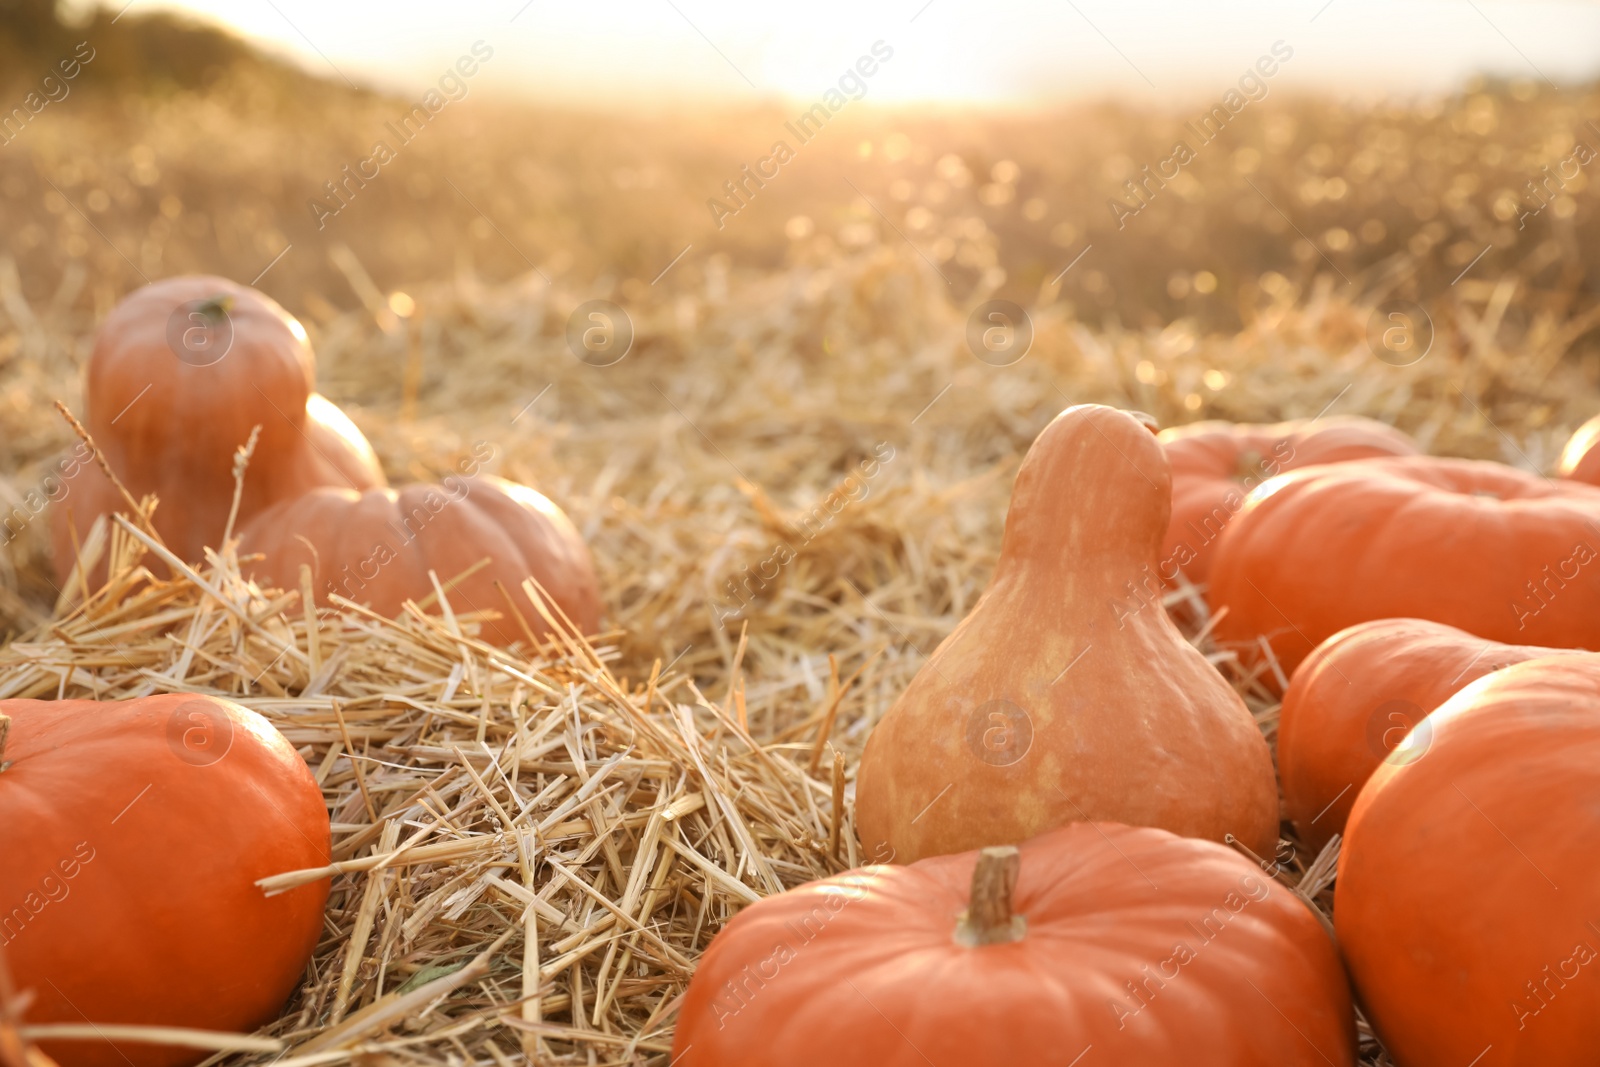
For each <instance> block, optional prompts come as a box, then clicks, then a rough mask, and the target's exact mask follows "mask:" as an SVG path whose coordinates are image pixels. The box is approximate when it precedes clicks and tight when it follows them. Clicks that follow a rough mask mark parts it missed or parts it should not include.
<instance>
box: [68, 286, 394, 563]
mask: <svg viewBox="0 0 1600 1067" xmlns="http://www.w3.org/2000/svg"><path fill="white" fill-rule="evenodd" d="M312 376H313V357H312V353H311V348H310V345H309V344H308V343H307V340H306V333H305V329H304V328H303V327H302V326H301V325H300V323H298V322H297V321H295V319H294V318H293V317H291V316H290V315H289V313H288V312H286V311H284V310H283V308H281V307H279V306H278V305H277V304H276V303H275V302H274V301H272V300H271V299H269V298H268V297H266V296H265V295H263V294H261V293H259V292H257V291H256V290H254V289H250V288H248V287H246V286H242V285H237V284H235V283H233V282H230V281H228V280H227V279H225V278H214V277H178V278H167V279H165V280H163V281H159V282H155V283H153V284H151V285H147V286H145V287H144V288H142V289H139V290H137V291H136V292H134V293H132V294H131V295H129V296H128V297H127V298H126V299H124V300H123V301H122V302H121V303H119V304H118V305H117V306H116V307H115V308H113V309H112V311H111V314H110V315H109V316H107V318H106V321H105V322H104V323H103V324H102V325H101V327H100V330H99V332H98V334H96V337H95V344H94V351H93V353H92V354H91V355H90V358H89V366H88V369H87V371H86V373H85V378H84V395H85V400H86V404H87V415H86V418H85V420H84V421H85V424H86V426H87V429H88V430H89V433H90V434H91V436H93V438H94V441H95V444H96V445H97V446H98V447H99V449H100V451H101V453H102V454H103V455H104V457H105V459H106V461H107V463H108V464H109V465H110V467H111V469H112V470H113V471H115V472H116V473H117V477H119V478H120V479H122V482H123V484H124V485H126V486H127V487H128V489H129V491H130V492H131V493H132V494H133V497H134V499H135V500H138V499H140V498H141V497H143V496H145V495H147V494H155V496H157V497H158V498H159V500H160V506H159V507H158V508H157V509H156V514H155V527H156V530H157V531H158V532H159V533H160V534H161V537H162V540H163V541H165V542H166V544H167V547H168V548H170V549H172V550H173V551H174V552H175V553H177V555H178V556H179V558H181V559H184V560H187V561H197V560H199V559H201V558H202V556H203V550H204V549H205V548H206V547H208V546H209V547H213V548H215V547H218V542H219V541H220V540H221V537H222V532H223V528H224V526H225V525H226V523H227V518H228V511H229V509H230V507H231V506H232V503H233V490H234V478H233V463H234V453H235V451H236V450H237V449H238V448H239V446H240V445H242V444H244V443H245V442H246V441H247V440H248V439H249V437H250V431H251V430H252V429H253V428H254V427H255V426H257V425H259V426H260V427H261V438H260V440H259V442H258V443H257V446H256V451H255V455H254V457H253V458H252V459H251V461H250V469H249V473H248V475H247V476H246V478H245V484H244V495H243V497H242V499H241V501H240V508H239V514H240V518H241V520H243V519H248V518H250V516H252V515H254V514H255V513H256V512H258V511H260V510H262V509H263V508H265V507H267V506H269V505H271V504H273V503H275V502H277V501H279V500H282V499H285V498H287V497H290V496H296V495H298V494H300V493H302V492H304V491H305V490H307V489H310V488H314V487H316V486H321V485H341V486H348V487H351V488H355V489H367V488H370V487H372V486H381V485H383V484H385V482H384V477H383V472H382V469H381V468H380V467H379V466H378V462H377V457H376V456H374V455H373V452H372V447H371V446H370V445H369V444H367V441H366V439H365V438H364V437H362V436H361V432H360V431H359V430H357V429H356V427H355V424H354V423H352V422H351V421H350V420H349V419H348V418H346V417H345V415H344V413H343V412H341V411H340V410H339V409H338V408H337V407H335V406H334V405H333V404H331V403H329V402H328V401H327V400H326V399H325V398H323V397H321V396H318V395H316V394H314V393H313V392H312ZM126 507H127V505H126V503H125V501H124V500H123V498H122V496H121V494H119V493H118V492H117V491H116V489H115V488H114V487H113V486H111V485H110V484H109V483H108V482H107V481H106V479H105V477H104V475H103V474H102V473H101V471H100V469H99V467H98V466H97V465H96V464H94V463H92V462H91V463H85V464H81V465H80V467H79V470H78V473H77V475H76V476H75V477H73V478H72V479H70V480H69V483H68V487H67V493H66V496H65V497H64V498H63V499H62V500H61V501H60V502H59V503H57V504H56V505H55V506H54V507H53V512H54V515H53V517H52V525H53V533H54V541H55V556H56V571H57V573H58V574H59V575H61V576H62V577H65V576H66V574H67V573H68V572H70V571H71V569H72V564H73V556H72V551H71V543H72V533H76V535H77V537H78V538H79V541H80V543H81V540H82V538H83V537H84V535H85V534H86V533H87V531H88V529H89V527H90V525H91V524H92V523H93V522H94V520H95V518H96V517H97V516H99V515H101V514H105V513H107V512H110V511H118V510H126ZM69 511H70V513H71V524H70V528H71V533H69V524H68V521H67V513H68V512H69Z"/></svg>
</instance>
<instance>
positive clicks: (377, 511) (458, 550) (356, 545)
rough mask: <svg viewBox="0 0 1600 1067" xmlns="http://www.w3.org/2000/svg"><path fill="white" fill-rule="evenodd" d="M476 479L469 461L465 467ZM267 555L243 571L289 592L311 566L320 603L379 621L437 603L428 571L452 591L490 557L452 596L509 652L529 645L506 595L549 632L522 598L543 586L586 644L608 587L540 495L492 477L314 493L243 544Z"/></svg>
mask: <svg viewBox="0 0 1600 1067" xmlns="http://www.w3.org/2000/svg"><path fill="white" fill-rule="evenodd" d="M468 467H469V469H473V470H474V471H475V468H471V467H470V461H469V463H468ZM258 553H259V554H260V555H261V556H262V557H263V558H262V559H260V560H258V561H247V562H246V570H247V571H248V572H250V573H251V574H253V575H254V576H255V578H256V579H257V580H258V581H261V582H264V583H266V584H269V585H273V586H277V587H278V588H281V589H294V588H298V586H299V581H300V578H299V574H300V565H301V564H307V565H309V566H310V567H311V572H312V576H313V584H314V588H315V589H316V591H317V598H318V601H319V602H321V603H327V602H328V601H327V598H328V596H329V594H334V593H337V594H338V595H340V596H342V597H345V598H347V599H349V600H353V601H355V602H357V603H362V604H366V605H367V606H369V607H370V608H372V610H374V611H376V612H378V613H379V614H382V615H388V616H392V615H394V614H396V613H398V612H399V611H400V609H401V605H402V604H403V603H404V602H405V601H407V600H413V601H420V600H423V599H425V598H426V597H428V596H430V595H431V594H432V593H433V583H432V582H431V581H430V580H429V578H428V572H429V571H430V570H431V571H434V572H435V573H436V574H437V576H438V578H439V581H440V582H441V583H444V582H448V581H449V580H450V579H452V578H455V577H457V576H458V575H460V574H462V573H463V572H465V571H467V570H469V569H470V568H472V567H473V566H475V565H476V564H478V563H479V562H480V561H481V560H483V559H485V558H487V559H489V560H490V564H489V565H488V566H486V567H484V568H482V569H480V570H478V571H476V572H475V573H473V574H471V575H470V576H468V577H467V578H466V579H465V580H463V581H462V582H460V583H459V584H458V585H456V586H455V588H453V589H451V590H450V592H449V594H448V597H449V600H450V603H451V604H452V605H453V606H454V607H456V608H458V609H461V610H466V611H480V610H488V609H492V610H495V611H498V612H500V613H501V616H502V617H501V618H500V619H498V620H491V621H488V622H486V623H485V624H484V637H485V639H486V640H489V641H491V642H493V643H495V644H499V645H510V644H512V643H513V642H515V641H518V640H523V639H525V638H526V634H525V633H524V632H523V629H522V626H521V625H520V624H519V623H518V622H517V620H516V619H515V618H513V617H508V615H509V613H508V612H507V610H506V607H507V606H506V602H505V598H504V597H502V596H501V595H500V592H499V591H498V590H497V589H496V588H495V585H494V583H495V581H496V580H499V581H500V583H501V585H502V586H503V587H504V588H505V590H506V592H507V593H509V594H510V595H511V596H512V598H513V600H514V602H515V604H516V606H517V609H518V611H519V612H520V613H521V614H522V616H523V618H524V620H525V621H526V622H527V623H528V625H529V627H530V628H531V629H532V630H533V632H534V633H535V634H544V633H548V632H549V630H550V628H549V626H547V625H546V624H545V623H544V621H543V617H542V616H541V615H540V614H539V612H538V610H537V609H536V607H535V606H534V604H533V603H532V602H531V601H530V600H529V599H528V598H527V595H526V594H525V593H524V592H523V590H522V583H523V580H524V579H525V578H528V577H529V576H532V577H533V578H534V579H536V580H537V581H538V582H539V584H540V585H541V586H543V587H544V589H545V591H546V592H547V593H548V594H549V596H550V598H551V599H552V600H553V601H554V602H555V604H556V605H557V606H558V607H559V608H560V609H561V611H562V612H564V613H565V614H566V616H567V617H568V618H569V619H571V620H572V622H573V623H574V624H575V625H576V626H577V627H578V629H579V630H581V631H582V632H583V633H586V634H590V633H595V632H596V631H597V630H598V629H599V625H600V587H599V582H598V580H597V579H596V577H595V573H594V563H593V561H592V559H591V558H590V555H589V549H588V547H587V546H586V545H585V544H584V543H583V538H582V537H581V536H580V535H579V533H578V531H577V529H576V528H575V527H574V526H573V525H572V522H571V521H570V520H569V519H568V518H567V516H566V513H565V512H563V511H562V510H561V509H560V508H559V507H557V506H556V505H555V504H553V503H551V502H550V501H549V500H548V499H547V498H545V497H544V496H543V495H541V494H539V493H537V492H535V491H534V490H532V489H529V488H528V487H527V486H524V485H518V484H517V483H515V482H509V481H506V480H505V479H503V478H496V477H494V476H493V475H489V474H481V473H476V472H474V473H471V474H468V475H466V476H464V477H457V476H455V475H452V476H450V477H449V478H446V479H445V482H444V484H442V485H410V486H405V487H403V488H401V489H369V490H367V491H366V492H365V493H358V492H356V491H354V490H352V489H327V488H325V489H313V490H312V491H311V492H309V493H305V494H304V495H302V496H299V497H296V498H294V499H292V500H285V501H283V502H282V503H280V504H277V505H274V506H273V507H271V508H268V509H267V510H266V511H263V512H262V513H261V514H259V515H257V516H256V518H255V519H254V520H253V521H252V522H251V523H250V524H249V525H248V526H247V527H246V528H245V530H244V531H243V533H242V534H241V535H240V539H239V555H240V557H241V559H243V558H244V557H245V556H249V555H255V554H258Z"/></svg>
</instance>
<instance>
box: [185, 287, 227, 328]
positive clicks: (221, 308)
mask: <svg viewBox="0 0 1600 1067" xmlns="http://www.w3.org/2000/svg"><path fill="white" fill-rule="evenodd" d="M194 310H195V311H196V312H198V313H199V314H201V315H204V316H205V317H206V318H208V319H210V320H211V322H212V323H217V322H220V321H221V320H223V319H225V318H227V317H228V312H230V311H232V310H233V294H232V293H222V294H220V295H218V296H214V297H212V298H211V299H210V300H205V301H201V302H200V303H199V304H196V305H195V307H194Z"/></svg>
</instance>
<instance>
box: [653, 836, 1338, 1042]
mask: <svg viewBox="0 0 1600 1067" xmlns="http://www.w3.org/2000/svg"><path fill="white" fill-rule="evenodd" d="M1090 1050H1092V1051H1090ZM1080 1057H1081V1061H1082V1062H1083V1063H1085V1064H1087V1063H1108V1064H1110V1063H1115V1064H1125V1065H1128V1067H1178V1065H1180V1064H1181V1065H1183V1067H1213V1065H1214V1067H1223V1065H1227V1067H1249V1065H1254V1064H1259V1065H1262V1067H1266V1065H1268V1064H1270V1065H1272V1067H1302V1065H1303V1067H1327V1065H1328V1064H1336V1065H1340V1067H1345V1065H1349V1064H1353V1063H1354V1062H1355V1033H1354V1018H1353V1013H1352V1010H1351V1004H1350V991H1349V986H1348V984H1347V982H1346V980H1345V976H1344V970H1343V968H1342V967H1341V966H1340V963H1339V958H1338V953H1337V951H1336V949H1335V948H1334V945H1333V942H1332V939H1330V938H1329V937H1328V935H1327V933H1326V931H1325V930H1324V929H1323V927H1322V925H1321V924H1320V923H1319V921H1318V920H1317V919H1316V917H1315V916H1313V915H1312V913H1311V911H1310V909H1309V908H1307V906H1306V905H1305V904H1304V903H1303V902H1302V901H1301V900H1300V899H1299V898H1298V897H1296V896H1295V895H1294V894H1293V893H1291V892H1290V891H1289V890H1287V889H1285V888H1284V887H1282V886H1281V885H1278V884H1277V883H1275V882H1274V881H1273V880H1272V879H1271V878H1270V877H1267V876H1266V875H1264V874H1262V873H1261V871H1260V870H1258V869H1257V868H1256V867H1255V866H1254V865H1253V864H1251V863H1250V862H1248V861H1247V860H1245V859H1243V858H1242V857H1240V856H1239V855H1238V854H1237V853H1235V852H1233V851H1232V850H1230V849H1227V848H1224V847H1222V846H1221V845H1216V844H1212V843H1211V842H1208V841H1195V840H1191V839H1188V838H1181V837H1176V836H1174V835H1172V834H1169V833H1166V832H1165V831H1162V830H1152V829H1147V828H1134V827H1128V826H1122V825H1119V824H1116V823H1092V824H1091V823H1078V824H1076V825H1073V826H1068V827H1065V828H1063V829H1060V830H1055V831H1052V832H1051V833H1048V834H1045V835H1043V836H1041V837H1038V838H1035V839H1034V840H1032V841H1028V842H1026V843H1025V844H1023V845H1022V846H1021V847H1020V849H1019V848H1016V847H1011V846H1007V847H1005V848H999V849H985V850H984V851H983V853H981V854H979V853H972V852H968V853H965V854H963V855H958V856H940V857H936V858H933V859H926V860H922V861H920V862H917V863H914V864H912V865H910V866H909V867H899V866H873V867H864V868H861V869H859V870H854V871H849V872H847V873H845V874H842V875H838V876H836V877H833V878H827V879H824V880H822V881H819V882H811V883H809V884H807V885H803V886H800V887H799V888H797V889H793V890H790V891H789V892H786V893H780V894H778V895H777V896H772V897H768V898H766V899H765V900H762V901H760V902H758V903H756V904H752V905H751V906H749V907H748V908H746V909H744V911H742V912H740V913H739V914H738V915H737V916H735V917H734V919H733V921H732V922H731V923H729V924H728V925H727V926H726V927H725V928H724V929H723V930H722V931H721V932H720V933H718V934H717V936H716V938H715V939H713V941H712V942H711V946H710V948H708V949H707V950H706V953H705V955H704V956H703V957H702V958H701V960H700V964H699V967H698V968H697V969H696V971H695V975H694V979H693V980H692V981H691V982H690V983H689V989H688V992H687V993H686V994H685V996H684V1001H683V1006H682V1009H681V1010H680V1012H679V1015H678V1027H677V1035H676V1038H675V1040H674V1044H673V1055H672V1062H673V1063H674V1064H675V1065H677V1067H747V1065H752V1064H762V1065H764V1067H811V1065H814V1064H820V1063H826V1064H832V1065H835V1067H913V1065H916V1067H925V1065H928V1064H932V1065H934V1067H1015V1065H1019V1064H1040V1063H1053V1064H1061V1065H1063V1067H1065V1065H1067V1064H1073V1063H1078V1062H1080V1061H1079V1058H1080Z"/></svg>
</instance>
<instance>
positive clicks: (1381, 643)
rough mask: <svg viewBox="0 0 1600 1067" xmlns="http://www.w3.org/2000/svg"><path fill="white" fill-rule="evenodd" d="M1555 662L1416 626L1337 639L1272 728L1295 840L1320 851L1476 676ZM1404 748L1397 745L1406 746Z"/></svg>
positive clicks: (1358, 629) (1403, 624)
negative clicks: (1374, 781) (1433, 716)
mask: <svg viewBox="0 0 1600 1067" xmlns="http://www.w3.org/2000/svg"><path fill="white" fill-rule="evenodd" d="M1553 654H1558V650H1557V649H1551V648H1542V647H1539V646H1534V645H1503V644H1501V643H1500V642H1498V641H1487V640H1485V639H1483V638H1481V637H1475V636H1473V635H1472V634H1469V633H1467V632H1466V631H1465V630H1458V629H1456V628H1455V627H1454V626H1446V625H1444V624H1443V623H1439V622H1428V621H1426V620H1424V619H1378V620H1375V621H1373V622H1364V623H1361V624H1359V625H1357V626H1352V627H1350V628H1349V629H1348V630H1340V631H1339V632H1338V633H1336V634H1334V635H1333V636H1332V637H1330V638H1328V639H1327V640H1326V641H1324V642H1322V644H1320V645H1318V646H1317V648H1316V651H1314V652H1312V653H1311V655H1310V656H1307V657H1306V660H1305V662H1304V663H1301V664H1300V666H1299V667H1298V668H1296V669H1295V672H1294V677H1293V678H1292V679H1290V681H1289V690H1288V692H1287V693H1285V694H1284V697H1283V710H1282V711H1281V713H1280V718H1279V722H1278V774H1279V777H1280V778H1281V780H1282V782H1283V799H1284V806H1285V808H1286V809H1287V811H1288V815H1289V818H1290V819H1292V820H1293V821H1294V825H1295V829H1296V830H1298V831H1299V833H1300V838H1301V840H1302V841H1304V842H1305V843H1306V844H1307V845H1308V846H1310V847H1311V848H1312V849H1314V850H1320V849H1321V848H1322V847H1323V846H1324V845H1326V844H1327V843H1328V839H1329V838H1330V837H1332V836H1333V835H1334V834H1337V833H1343V832H1344V825H1345V820H1346V819H1347V818H1348V817H1349V814H1350V809H1351V807H1352V806H1354V804H1355V802H1356V794H1357V793H1359V792H1360V791H1361V786H1362V784H1363V783H1365V782H1366V780H1367V778H1368V777H1370V776H1371V774H1372V772H1373V771H1374V770H1376V769H1377V767H1378V765H1379V764H1380V763H1383V762H1386V761H1387V762H1390V763H1405V762H1407V761H1409V760H1413V759H1417V758H1420V757H1421V756H1422V754H1423V753H1425V752H1426V751H1427V744H1428V736H1429V731H1428V729H1426V728H1425V729H1423V730H1420V731H1416V732H1413V729H1412V728H1413V727H1415V726H1416V725H1417V724H1418V723H1419V722H1421V721H1422V720H1423V719H1424V718H1425V717H1426V716H1427V715H1428V714H1429V713H1430V712H1432V711H1433V709H1434V708H1436V707H1438V706H1439V705H1440V704H1442V703H1444V702H1445V701H1446V700H1447V699H1449V698H1450V696H1451V695H1453V694H1454V693H1456V692H1457V691H1458V690H1461V689H1464V688H1466V686H1468V685H1469V684H1471V683H1472V682H1474V681H1476V680H1477V679H1479V678H1481V677H1482V676H1484V675H1485V674H1491V673H1493V672H1494V671H1497V670H1500V669H1501V668H1503V667H1509V666H1510V665H1511V664H1513V663H1521V662H1522V661H1524V660H1529V659H1537V658H1539V657H1541V656H1549V655H1553ZM1408 735H1409V741H1410V744H1409V745H1407V744H1402V742H1405V741H1407V739H1408Z"/></svg>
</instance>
